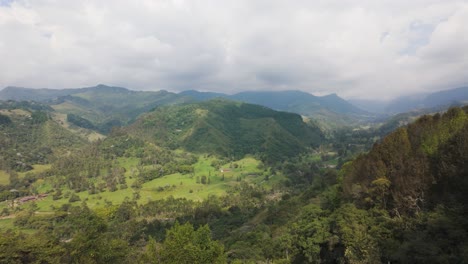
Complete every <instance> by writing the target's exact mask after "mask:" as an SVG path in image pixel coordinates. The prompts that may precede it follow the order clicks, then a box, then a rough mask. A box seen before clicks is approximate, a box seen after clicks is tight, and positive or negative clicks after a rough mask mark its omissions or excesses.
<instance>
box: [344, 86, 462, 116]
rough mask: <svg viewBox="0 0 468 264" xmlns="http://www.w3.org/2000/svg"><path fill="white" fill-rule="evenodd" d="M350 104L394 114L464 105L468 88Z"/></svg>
mask: <svg viewBox="0 0 468 264" xmlns="http://www.w3.org/2000/svg"><path fill="white" fill-rule="evenodd" d="M350 102H351V103H353V104H355V105H356V106H358V107H360V108H362V109H365V110H367V111H369V112H373V113H388V114H396V113H402V112H408V111H411V110H421V109H428V108H434V107H440V106H446V107H447V106H450V105H463V104H466V103H468V87H467V86H464V87H459V88H454V89H449V90H444V91H438V92H433V93H421V94H414V95H409V96H402V97H398V98H395V99H393V100H391V101H379V100H373V101H370V100H359V99H353V100H350Z"/></svg>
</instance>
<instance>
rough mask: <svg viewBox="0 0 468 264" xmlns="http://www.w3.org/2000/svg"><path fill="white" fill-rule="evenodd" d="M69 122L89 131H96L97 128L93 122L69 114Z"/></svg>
mask: <svg viewBox="0 0 468 264" xmlns="http://www.w3.org/2000/svg"><path fill="white" fill-rule="evenodd" d="M67 121H68V122H70V123H72V124H74V125H75V126H79V127H83V128H87V129H96V127H95V126H94V125H93V123H91V121H89V120H87V119H85V118H82V117H80V116H77V115H75V114H67Z"/></svg>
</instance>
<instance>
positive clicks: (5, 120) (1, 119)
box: [0, 114, 12, 125]
mask: <svg viewBox="0 0 468 264" xmlns="http://www.w3.org/2000/svg"><path fill="white" fill-rule="evenodd" d="M11 123H12V122H11V119H10V118H9V117H8V116H6V115H2V114H0V125H9V124H11Z"/></svg>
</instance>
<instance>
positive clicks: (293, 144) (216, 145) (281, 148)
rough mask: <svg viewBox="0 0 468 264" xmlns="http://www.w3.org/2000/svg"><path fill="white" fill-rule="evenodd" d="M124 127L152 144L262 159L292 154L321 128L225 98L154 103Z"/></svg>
mask: <svg viewBox="0 0 468 264" xmlns="http://www.w3.org/2000/svg"><path fill="white" fill-rule="evenodd" d="M127 131H128V132H129V133H130V134H131V135H134V136H137V137H141V138H145V139H146V140H149V141H151V142H154V143H155V144H157V145H162V146H168V147H170V148H172V149H176V148H184V149H186V150H189V151H194V152H204V153H216V154H219V155H223V156H235V157H242V156H243V155H246V154H257V155H259V156H260V157H262V159H264V160H267V161H273V160H280V159H284V158H286V157H289V156H294V155H297V154H298V153H300V152H302V151H304V150H305V149H306V148H307V147H308V146H314V145H318V144H320V142H321V141H322V134H321V132H320V130H319V129H318V128H317V127H313V126H311V125H307V124H306V123H304V122H303V120H302V118H301V116H299V115H297V114H292V113H286V112H278V111H274V110H272V109H269V108H266V107H263V106H258V105H253V104H247V103H239V102H230V101H226V100H211V101H207V102H202V103H196V104H190V105H182V106H171V107H162V108H158V109H156V110H155V111H153V112H151V113H148V114H146V115H144V116H143V117H141V118H139V119H138V120H137V121H136V122H135V123H134V124H133V125H132V126H130V127H129V128H128V129H127Z"/></svg>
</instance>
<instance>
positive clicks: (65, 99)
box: [0, 84, 193, 133]
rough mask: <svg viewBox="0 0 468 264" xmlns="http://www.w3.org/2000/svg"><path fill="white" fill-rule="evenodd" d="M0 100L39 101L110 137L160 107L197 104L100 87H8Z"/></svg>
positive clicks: (170, 96) (164, 94)
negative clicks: (118, 127) (111, 130)
mask: <svg viewBox="0 0 468 264" xmlns="http://www.w3.org/2000/svg"><path fill="white" fill-rule="evenodd" d="M0 99H4V100H17V101H18V100H26V101H37V102H42V103H46V104H48V105H50V106H51V107H53V109H55V110H56V111H57V112H58V113H62V114H66V115H71V118H69V120H71V121H72V122H74V121H78V122H74V123H75V125H77V126H81V125H83V124H85V128H88V129H94V130H97V131H100V132H102V133H108V132H109V131H110V129H111V128H112V127H114V126H123V125H126V124H129V123H131V122H132V121H134V120H135V118H136V117H137V116H139V115H140V114H142V113H145V112H148V111H150V110H151V109H153V108H155V107H157V106H160V105H170V104H183V103H186V102H189V101H193V99H191V98H190V97H188V96H181V95H178V94H175V93H170V92H167V91H164V90H161V91H157V92H151V91H132V90H128V89H126V88H122V87H113V86H106V85H102V84H100V85H97V86H94V87H86V88H76V89H57V90H55V89H31V88H21V87H7V88H5V89H3V90H2V91H0Z"/></svg>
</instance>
